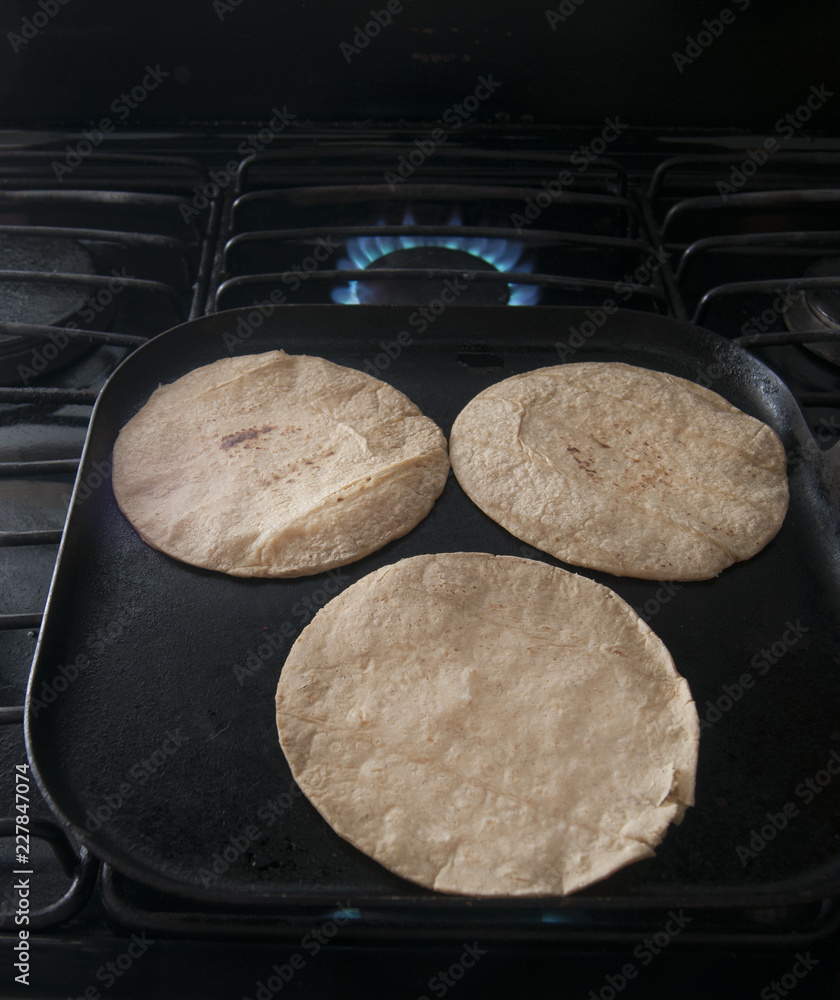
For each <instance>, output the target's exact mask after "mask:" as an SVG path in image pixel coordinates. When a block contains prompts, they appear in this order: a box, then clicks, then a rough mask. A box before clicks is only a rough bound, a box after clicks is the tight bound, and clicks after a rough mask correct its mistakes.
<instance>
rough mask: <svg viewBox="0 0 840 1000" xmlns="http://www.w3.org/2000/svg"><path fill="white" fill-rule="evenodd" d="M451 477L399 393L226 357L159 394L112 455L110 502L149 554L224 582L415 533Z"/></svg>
mask: <svg viewBox="0 0 840 1000" xmlns="http://www.w3.org/2000/svg"><path fill="white" fill-rule="evenodd" d="M448 471H449V460H448V458H447V454H446V439H445V438H444V436H443V434H442V433H441V431H440V429H439V428H438V427H437V426H436V425H435V424H434V423H433V422H432V421H431V420H429V419H428V417H425V416H423V414H422V413H421V412H420V410H418V408H417V407H416V406H415V405H414V403H412V402H411V400H409V399H408V398H407V397H406V396H404V395H403V394H402V393H401V392H398V391H397V390H396V389H394V388H393V387H392V386H390V385H387V384H386V383H384V382H381V381H379V379H375V378H371V377H370V376H369V375H366V374H364V373H363V372H359V371H356V370H355V369H352V368H345V367H343V366H342V365H336V364H333V363H332V362H330V361H326V360H324V359H323V358H317V357H308V356H306V355H289V354H286V353H285V352H283V351H269V352H268V353H266V354H255V355H249V356H246V357H238V358H228V359H224V360H222V361H216V362H214V363H213V364H210V365H206V366H205V367H202V368H197V369H195V370H194V371H191V372H189V373H188V374H186V375H184V376H183V377H182V378H179V379H178V380H177V381H175V382H173V383H172V384H171V385H164V386H161V387H160V388H159V389H157V390H156V391H155V392H154V393H153V394H152V396H151V398H150V399H149V401H148V402H147V403H146V405H145V406H144V407H143V408H142V409H141V410H140V411H139V412H138V413H137V414H136V416H134V417H133V418H132V419H131V420H130V421H129V422H128V423H127V424H126V425H125V427H123V429H122V430H121V431H120V434H119V437H118V438H117V441H116V444H115V445H114V460H113V488H114V495H115V496H116V499H117V503H118V504H119V506H120V509H121V510H122V512H123V513H124V514H125V516H126V517H127V518H128V519H129V521H130V522H131V523H132V525H133V526H134V528H135V529H136V530H137V532H138V533H139V535H140V536H141V538H143V540H144V541H146V542H147V543H148V544H149V545H152V546H154V547H155V548H157V549H160V550H161V551H163V552H166V553H167V554H168V555H170V556H173V557H174V558H176V559H180V560H182V561H183V562H186V563H190V564H191V565H193V566H201V567H204V568H206V569H213V570H219V571H221V572H223V573H229V574H231V575H233V576H271V577H291V576H306V575H310V574H313V573H320V572H322V571H324V570H328V569H332V568H333V567H336V566H343V565H345V564H347V563H349V562H353V561H354V560H356V559H359V558H361V557H362V556H365V555H367V554H368V553H370V552H373V551H375V550H376V549H378V548H380V547H381V546H383V545H385V543H386V542H389V541H391V540H392V539H394V538H398V537H399V536H401V535H404V534H406V532H408V531H410V530H411V529H412V528H413V527H414V526H415V525H416V524H417V523H418V522H419V521H421V520H422V519H423V518H424V517H425V516H426V515H427V514H428V513H429V511H430V510H431V508H432V505H433V504H434V502H435V500H436V499H437V497H438V496H439V495H440V493H441V491H442V489H443V487H444V484H445V482H446V477H447V474H448Z"/></svg>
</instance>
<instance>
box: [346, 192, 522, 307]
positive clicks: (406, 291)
mask: <svg viewBox="0 0 840 1000" xmlns="http://www.w3.org/2000/svg"><path fill="white" fill-rule="evenodd" d="M379 225H385V223H384V222H383V221H380V222H379ZM402 225H404V226H407V227H408V226H415V225H416V222H415V220H414V217H413V215H412V213H411V212H410V211H408V212H406V214H405V216H404V218H403V221H402ZM460 225H461V219H460V216H459V215H458V213H457V212H453V214H452V215H451V216H450V219H449V221H448V222H447V224H446V226H445V227H443V228H442V232H441V235H440V236H426V235H417V234H414V233H405V234H400V235H398V236H392V235H384V236H376V235H370V236H359V237H354V238H352V239H350V240H348V241H347V246H346V251H347V257H343V258H342V259H341V260H340V261H339V262H338V267H339V268H340V269H342V270H367V271H371V272H373V271H375V270H377V269H385V268H412V269H414V270H424V269H432V268H434V269H436V270H447V271H451V272H452V278H451V279H450V281H454V280H455V279H457V278H458V277H459V275H460V274H461V273H463V272H464V271H501V272H505V271H518V272H520V273H523V272H524V273H529V272H530V270H531V265H530V264H529V263H527V262H526V261H523V260H522V259H521V258H522V253H523V250H524V247H523V245H522V244H521V243H517V242H514V241H512V240H505V239H498V238H496V239H492V238H488V237H480V236H460V235H457V234H456V233H454V232H452V231H451V230H454V229H457V227H459V226H460ZM444 280H445V279H441V278H440V277H437V278H432V277H429V278H425V279H423V278H420V279H418V278H410V279H406V280H405V281H401V280H399V279H393V278H390V279H382V280H378V281H376V280H373V281H367V280H364V281H351V282H349V283H348V284H347V285H343V286H341V287H339V288H335V289H333V292H332V299H333V301H334V302H337V303H339V304H340V305H373V304H380V305H385V304H387V305H417V306H420V305H428V304H429V303H430V302H432V301H433V300H434V299H435V298H437V297H440V295H441V285H442V282H443V281H444ZM539 295H540V290H539V287H538V286H537V285H515V284H510V283H504V282H501V283H497V282H490V281H488V282H485V281H480V282H474V283H471V284H469V285H467V287H466V288H465V289H459V290H458V296H457V302H458V304H459V305H511V306H524V305H535V304H536V303H537V302H538V300H539Z"/></svg>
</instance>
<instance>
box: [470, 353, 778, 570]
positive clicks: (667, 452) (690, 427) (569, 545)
mask: <svg viewBox="0 0 840 1000" xmlns="http://www.w3.org/2000/svg"><path fill="white" fill-rule="evenodd" d="M450 457H451V461H452V468H453V471H454V472H455V475H456V476H457V478H458V482H459V483H460V484H461V486H462V487H463V489H464V491H465V492H466V493H467V495H468V496H469V497H470V498H471V499H472V500H473V501H474V502H475V503H476V504H477V505H478V506H479V507H480V508H481V509H482V510H483V511H484V512H485V513H486V514H488V515H489V516H490V517H492V518H493V520H495V521H497V522H498V523H499V524H501V525H502V526H503V527H505V528H507V530H508V531H510V532H511V533H512V534H514V535H516V537H517V538H520V539H522V540H523V541H525V542H528V543H529V544H531V545H533V546H535V547H536V548H538V549H542V550H543V551H545V552H549V553H551V555H553V556H556V557H557V558H558V559H561V560H563V561H564V562H567V563H572V564H574V565H577V566H587V567H590V568H592V569H600V570H606V571H607V572H609V573H614V574H615V575H616V576H635V577H641V578H642V579H647V580H706V579H709V578H711V577H714V576H717V575H718V573H720V572H721V570H723V569H725V568H726V567H727V566H730V565H731V564H732V563H733V562H736V561H737V560H741V559H749V558H750V557H751V556H753V555H755V554H756V553H757V552H759V551H760V550H761V549H762V548H764V546H765V545H766V544H767V543H768V542H769V541H770V540H771V539H772V538H773V537H774V535H775V534H776V533H777V532H778V530H779V528H780V527H781V525H782V521H783V520H784V517H785V513H786V512H787V507H788V485H787V476H786V471H785V463H786V459H785V450H784V446H783V445H782V442H781V441H780V440H779V437H778V435H777V434H776V433H775V431H773V430H771V428H769V427H768V426H766V424H763V423H762V422H761V421H759V420H756V419H754V418H753V417H750V416H747V414H745V413H742V412H741V411H740V410H739V409H737V408H736V407H734V406H732V405H731V404H730V403H728V402H727V401H726V400H725V399H723V398H722V397H721V396H719V395H718V394H717V393H714V392H712V391H711V390H709V389H705V388H703V387H702V386H699V385H696V384H695V383H693V382H689V381H687V380H686V379H682V378H677V377H675V376H673V375H666V374H665V373H663V372H656V371H649V370H647V369H644V368H635V367H632V366H631V365H625V364H618V363H607V362H601V363H598V362H591V363H583V364H569V365H558V366H556V367H552V368H541V369H539V370H537V371H532V372H528V373H526V374H524V375H516V376H514V377H513V378H509V379H506V380H505V381H503V382H500V383H498V384H497V385H493V386H490V388H488V389H485V390H484V391H483V392H481V393H479V394H478V395H477V396H476V397H475V398H474V399H473V400H472V401H471V402H470V403H468V404H467V406H466V407H465V408H464V409H463V410H462V411H461V413H460V414H459V416H458V418H457V419H456V421H455V424H454V426H453V428H452V433H451V436H450Z"/></svg>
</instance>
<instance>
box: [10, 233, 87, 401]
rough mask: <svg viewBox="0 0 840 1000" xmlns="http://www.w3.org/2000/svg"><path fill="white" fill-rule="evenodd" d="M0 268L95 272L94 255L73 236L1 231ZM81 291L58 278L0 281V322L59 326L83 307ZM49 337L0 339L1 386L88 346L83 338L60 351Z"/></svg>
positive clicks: (48, 368)
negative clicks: (34, 367)
mask: <svg viewBox="0 0 840 1000" xmlns="http://www.w3.org/2000/svg"><path fill="white" fill-rule="evenodd" d="M0 271H33V272H49V273H59V272H65V273H68V274H96V267H95V265H94V262H93V258H92V257H91V255H90V254H89V253H88V252H87V250H86V249H85V248H84V247H83V246H82V244H81V243H78V242H76V241H75V240H68V239H59V238H55V237H40V236H25V235H18V234H16V233H3V234H0ZM85 295H86V291H85V289H84V288H81V287H79V286H78V285H62V284H61V282H60V281H58V280H56V281H26V280H21V281H0V322H4V323H34V324H39V325H42V326H63V325H64V324H66V323H68V322H69V321H70V320H71V319H73V318H74V317H76V316H77V314H78V312H79V310H80V309H82V308H83V307H84V304H85V301H86V298H85ZM56 343H57V342H56V341H55V340H54V339H51V338H48V337H39V336H26V335H16V334H12V335H9V336H4V337H2V338H1V339H0V384H4V385H10V384H15V383H20V382H21V381H22V378H21V374H20V371H19V369H20V370H26V371H29V370H34V369H33V363H35V364H36V365H37V373H38V374H43V373H44V372H47V371H52V370H54V369H56V368H59V367H62V366H63V365H66V364H68V363H69V362H70V361H72V360H74V359H75V358H77V357H78V356H79V355H80V354H82V353H84V352H85V351H86V350H88V349H89V346H90V345H89V344H88V343H86V342H85V341H84V340H81V341H70V342H69V343H67V344H65V345H63V346H62V347H61V348H60V349H58V347H57V346H56Z"/></svg>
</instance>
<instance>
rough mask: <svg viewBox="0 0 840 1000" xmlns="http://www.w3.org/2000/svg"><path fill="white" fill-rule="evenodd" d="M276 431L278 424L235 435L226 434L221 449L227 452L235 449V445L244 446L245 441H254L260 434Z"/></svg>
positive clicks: (238, 432)
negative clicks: (229, 449)
mask: <svg viewBox="0 0 840 1000" xmlns="http://www.w3.org/2000/svg"><path fill="white" fill-rule="evenodd" d="M276 429H277V425H276V424H271V425H269V424H266V425H265V427H259V428H257V427H249V428H248V429H247V430H244V431H237V432H236V433H235V434H226V435H225V437H223V438H222V443H221V444H220V445H219V447H220V448H222V449H225V450H227V449H228V448H233V447H234V445H237V444H242V442H243V441H252V440H253V439H254V438H255V437H258V436H259V435H260V434H268V433H269V432H270V431H273V430H276ZM246 447H247V445H246Z"/></svg>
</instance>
